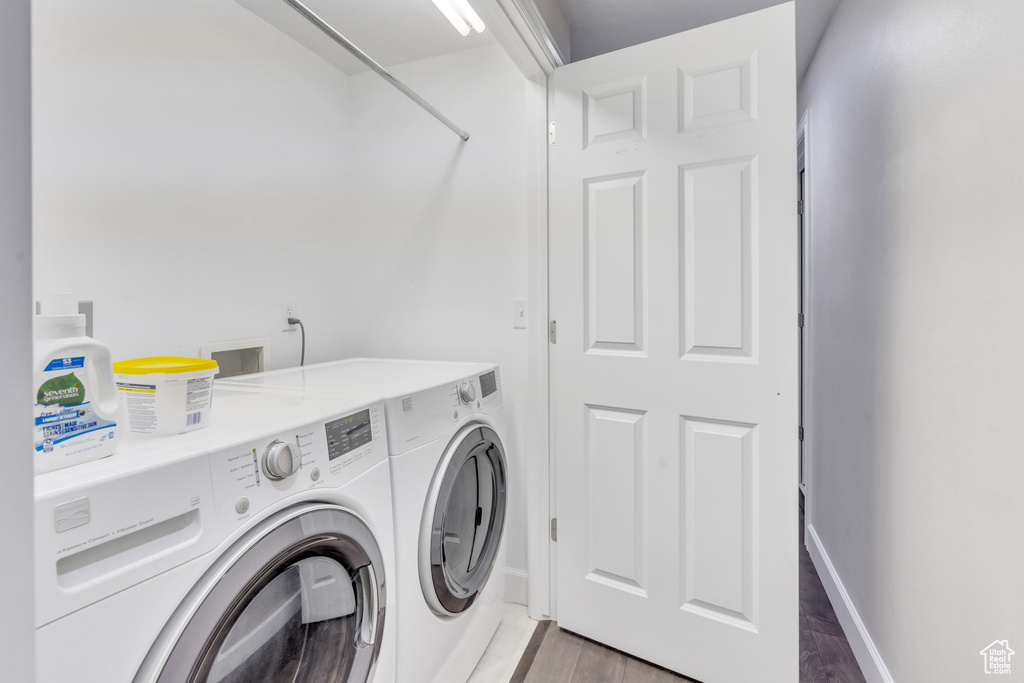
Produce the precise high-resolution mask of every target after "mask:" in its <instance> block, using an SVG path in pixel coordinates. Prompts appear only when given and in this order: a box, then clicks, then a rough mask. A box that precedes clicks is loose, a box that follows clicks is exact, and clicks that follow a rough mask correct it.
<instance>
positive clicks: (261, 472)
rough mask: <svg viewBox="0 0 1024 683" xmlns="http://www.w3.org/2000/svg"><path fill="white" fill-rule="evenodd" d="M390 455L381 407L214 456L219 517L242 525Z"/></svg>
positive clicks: (349, 477)
mask: <svg viewBox="0 0 1024 683" xmlns="http://www.w3.org/2000/svg"><path fill="white" fill-rule="evenodd" d="M387 457H388V448H387V439H386V430H385V425H384V407H383V406H382V405H381V404H379V403H377V404H372V405H370V406H367V407H366V408H363V409H362V410H357V411H355V412H351V413H346V414H344V415H339V416H338V417H335V418H331V419H328V420H322V421H317V422H313V423H309V424H305V425H302V426H301V427H299V428H297V429H293V430H290V431H288V432H286V433H279V434H274V435H271V436H268V437H264V438H261V439H255V440H253V441H251V442H248V443H244V444H239V445H237V446H233V447H230V448H228V449H225V450H221V451H214V452H212V453H211V454H210V473H211V477H212V480H213V489H214V491H216V492H217V507H218V511H219V514H221V515H223V516H224V517H226V518H227V519H230V520H231V523H233V524H239V523H242V522H244V521H245V520H247V519H249V518H250V517H251V516H252V515H254V514H256V513H258V512H259V511H260V510H262V509H264V508H265V507H267V506H269V505H272V504H273V503H275V502H277V501H278V500H281V499H282V498H283V497H285V496H289V495H293V494H295V493H298V492H300V491H304V490H309V489H314V488H337V487H339V486H343V485H345V484H346V483H348V482H349V481H351V480H352V479H355V478H356V477H358V476H359V475H360V474H362V473H363V472H365V471H367V470H368V469H370V468H371V467H373V466H374V465H376V464H378V463H381V462H384V461H386V460H387Z"/></svg>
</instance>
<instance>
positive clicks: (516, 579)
mask: <svg viewBox="0 0 1024 683" xmlns="http://www.w3.org/2000/svg"><path fill="white" fill-rule="evenodd" d="M526 577H527V573H526V570H524V569H513V568H512V567H506V568H505V602H512V603H515V604H517V605H525V604H526V598H527V595H528V593H527V588H528V587H529V582H528V581H527V580H526Z"/></svg>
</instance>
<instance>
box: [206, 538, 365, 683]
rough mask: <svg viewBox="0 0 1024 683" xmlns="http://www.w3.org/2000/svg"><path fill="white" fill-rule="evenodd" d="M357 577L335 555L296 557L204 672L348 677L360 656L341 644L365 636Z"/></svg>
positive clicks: (227, 682)
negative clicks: (361, 633)
mask: <svg viewBox="0 0 1024 683" xmlns="http://www.w3.org/2000/svg"><path fill="white" fill-rule="evenodd" d="M357 580H358V579H357V577H354V576H352V575H351V574H350V573H349V570H348V569H347V568H346V567H345V566H344V565H342V564H341V563H340V562H338V561H336V560H334V559H331V558H326V557H319V556H318V557H307V558H305V559H303V560H299V561H298V562H296V563H295V564H293V565H291V566H290V567H288V568H287V569H285V570H284V571H282V572H281V573H280V574H278V575H277V576H275V577H274V578H273V579H272V580H271V581H270V583H268V584H267V585H266V586H264V587H263V589H262V590H260V592H259V593H257V594H256V597H255V598H253V599H252V601H251V602H250V603H249V605H248V606H247V607H246V608H245V609H244V610H243V611H242V613H241V614H240V615H239V616H238V618H237V619H236V620H235V623H234V625H232V626H231V629H230V630H229V631H228V634H227V637H226V638H224V642H222V643H221V644H220V648H219V649H218V650H217V653H216V654H215V655H214V656H213V661H212V663H211V665H210V672H209V673H208V674H207V676H206V679H205V680H206V681H207V682H208V683H254V682H256V681H268V682H269V681H294V680H317V681H320V680H343V681H345V680H348V678H347V677H348V674H349V673H350V672H351V667H352V664H353V661H354V658H353V657H352V656H351V653H350V651H349V649H347V648H345V647H339V644H348V643H352V644H354V643H356V642H357V641H358V639H357V630H358V615H357V613H356V596H355V589H354V587H353V586H354V583H355V582H356V581H357ZM300 674H301V676H300ZM331 675H335V676H336V678H335V679H332V678H331ZM311 677H312V678H311Z"/></svg>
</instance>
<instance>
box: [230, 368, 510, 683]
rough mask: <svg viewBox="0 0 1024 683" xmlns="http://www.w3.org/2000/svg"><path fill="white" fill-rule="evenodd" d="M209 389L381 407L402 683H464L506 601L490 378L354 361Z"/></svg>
mask: <svg viewBox="0 0 1024 683" xmlns="http://www.w3.org/2000/svg"><path fill="white" fill-rule="evenodd" d="M218 382H224V383H232V384H235V385H237V386H244V387H247V388H253V389H255V388H260V389H262V390H265V391H283V392H305V393H307V394H308V393H309V392H324V394H325V395H328V394H329V393H330V392H332V391H368V392H373V393H376V394H378V395H382V396H384V397H385V398H384V412H385V416H386V417H387V431H388V446H389V449H390V454H391V458H390V461H391V478H392V479H391V480H392V497H393V504H394V519H395V561H396V563H397V571H398V576H397V582H398V656H397V661H398V663H397V668H396V674H397V679H398V681H399V682H400V683H432V682H434V683H462V682H464V681H466V680H467V679H468V678H469V676H470V674H471V673H472V672H473V669H474V667H475V666H476V664H477V662H478V661H479V659H480V656H481V654H483V651H484V649H485V648H486V647H487V644H488V642H490V639H491V637H492V635H493V634H494V632H495V630H496V628H497V626H498V623H499V621H500V620H501V612H502V600H501V598H502V596H503V593H504V570H505V558H504V543H503V542H502V539H503V531H504V526H505V518H506V511H507V505H508V490H509V489H508V487H509V481H508V466H507V461H506V457H507V456H506V452H505V446H504V425H503V422H502V395H501V378H500V373H499V370H498V367H497V366H495V365H490V364H479V363H448V362H428V361H402V360H381V359H367V358H356V359H349V360H344V361H337V362H332V363H323V364H319V365H314V366H306V367H304V368H290V369H287V370H280V371H273V372H267V373H260V374H256V375H248V376H245V377H234V378H231V379H228V380H218Z"/></svg>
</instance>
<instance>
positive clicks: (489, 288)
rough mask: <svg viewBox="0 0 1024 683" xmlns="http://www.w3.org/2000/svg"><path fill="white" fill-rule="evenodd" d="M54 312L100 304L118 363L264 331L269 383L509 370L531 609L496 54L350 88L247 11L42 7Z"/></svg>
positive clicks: (517, 507)
mask: <svg viewBox="0 0 1024 683" xmlns="http://www.w3.org/2000/svg"><path fill="white" fill-rule="evenodd" d="M34 18H35V22H36V24H35V27H34V32H35V39H36V45H35V51H34V60H35V62H34V66H35V71H36V73H35V95H34V97H35V114H34V117H35V133H34V139H35V142H36V148H35V152H34V155H35V156H34V161H35V181H36V187H35V201H36V207H37V212H36V217H35V233H34V241H35V249H36V273H35V291H36V294H37V296H38V295H39V294H41V293H43V292H45V291H50V290H74V291H77V292H78V293H79V295H80V297H81V298H82V299H92V300H93V301H94V302H95V310H96V321H95V328H94V334H95V336H96V337H97V338H98V339H100V340H101V341H103V342H105V343H106V344H108V345H109V346H110V347H111V351H112V353H113V355H114V357H115V358H132V357H139V356H148V355H159V354H181V355H198V351H199V345H200V344H201V343H203V342H207V341H220V340H226V339H239V338H247V337H261V336H266V337H270V338H271V349H272V359H273V364H274V366H275V367H285V366H291V365H297V364H298V360H299V338H298V334H297V333H293V332H282V329H283V327H284V325H282V324H281V323H282V322H283V321H282V320H281V314H280V303H281V302H282V301H288V302H294V303H296V304H297V305H298V309H299V314H300V317H301V318H302V320H303V322H304V323H305V325H306V330H307V334H308V337H307V350H306V361H307V363H310V362H317V361H323V360H332V359H337V358H342V357H346V356H352V355H370V356H395V357H407V358H428V359H450V360H482V361H494V362H498V363H500V364H501V367H502V376H503V380H504V389H505V396H506V410H505V414H506V418H507V422H508V425H509V430H508V431H509V444H508V448H509V451H510V454H513V456H514V460H513V462H514V463H515V469H514V470H513V471H512V476H513V477H514V480H515V481H516V482H518V484H516V488H514V489H513V493H514V495H513V497H512V501H511V504H512V512H511V515H510V520H509V527H508V541H509V562H510V565H511V566H512V567H513V568H514V569H513V571H512V573H511V585H510V588H511V593H510V595H511V596H512V597H514V598H516V599H518V600H521V601H522V600H525V596H526V592H525V591H526V585H525V568H526V541H525V524H526V522H525V516H526V515H525V504H524V497H523V496H522V492H523V490H522V488H520V487H521V486H522V484H523V483H524V481H525V478H524V471H523V466H522V459H521V458H520V457H517V456H516V455H515V454H517V451H518V449H519V448H520V446H521V444H522V443H523V439H524V431H525V426H524V419H525V417H524V416H525V411H524V408H523V406H524V405H525V403H526V387H525V383H526V332H525V330H513V329H512V299H513V298H515V297H522V298H525V297H526V292H527V284H526V283H527V274H528V271H527V258H526V253H527V252H526V249H527V245H526V241H527V225H526V223H527V208H528V207H527V185H526V181H527V170H526V169H527V166H526V164H527V158H528V153H527V131H526V106H527V105H526V102H527V100H526V80H525V79H524V77H523V76H522V75H521V74H520V72H519V71H518V70H517V69H516V68H515V66H514V65H513V63H512V62H511V60H510V59H509V58H508V57H507V56H505V54H504V52H503V51H502V50H501V48H499V47H497V46H492V47H485V48H480V49H476V50H471V51H466V52H461V53H455V54H453V55H449V56H444V57H440V58H436V59H431V60H424V61H422V62H416V63H412V64H407V65H403V66H399V67H395V68H394V69H393V71H394V73H395V74H396V75H397V76H398V77H399V78H401V79H403V80H406V81H407V83H408V84H409V85H410V86H411V87H412V88H413V89H414V90H416V91H417V92H419V93H420V94H421V95H423V96H424V97H425V98H426V99H427V100H428V101H430V102H431V103H432V104H434V105H435V106H437V107H438V108H439V109H440V110H441V111H442V112H444V113H445V114H446V115H448V116H449V117H451V118H452V119H453V120H455V122H456V123H457V124H458V125H460V126H462V127H463V128H465V129H467V130H468V131H469V132H470V134H471V136H472V137H471V138H470V140H469V142H466V143H463V142H462V141H461V140H460V139H459V138H458V137H457V136H456V135H454V134H453V133H452V132H451V131H450V130H448V129H447V128H445V127H444V126H443V125H442V124H440V123H438V122H437V121H436V120H435V119H433V118H432V117H430V116H429V115H428V114H426V113H425V112H424V111H422V110H421V109H420V108H418V107H417V106H416V105H415V104H413V103H412V102H411V101H410V100H408V99H407V98H405V97H404V96H403V95H401V94H400V93H398V92H397V91H396V90H394V89H393V88H392V87H391V86H389V85H387V84H386V83H384V82H383V81H382V80H381V79H380V78H379V77H377V76H376V75H374V74H372V73H365V74H361V75H359V76H355V77H351V78H350V77H347V76H345V75H344V74H342V73H341V72H339V71H337V70H336V69H335V68H334V67H331V66H330V65H328V64H327V63H326V62H324V61H323V60H321V59H320V58H319V57H317V56H315V55H313V54H312V53H310V52H308V51H307V50H306V49H305V48H303V47H301V46H299V45H297V44H296V43H294V42H292V41H291V40H290V39H288V38H286V37H284V36H283V35H281V34H279V33H277V32H276V31H275V30H274V29H272V28H270V27H269V26H268V25H267V24H265V23H263V21H262V20H260V19H258V18H257V17H256V16H254V15H252V14H250V13H249V12H248V11H247V10H245V9H243V8H242V7H240V6H239V5H237V4H236V3H235V2H232V1H230V0H187V1H185V0H175V1H174V2H171V1H169V0H168V1H165V2H149V3H141V4H140V3H133V2H130V1H129V0H95V1H93V2H90V3H79V2H75V1H74V0H41V1H40V2H36V3H34Z"/></svg>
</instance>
